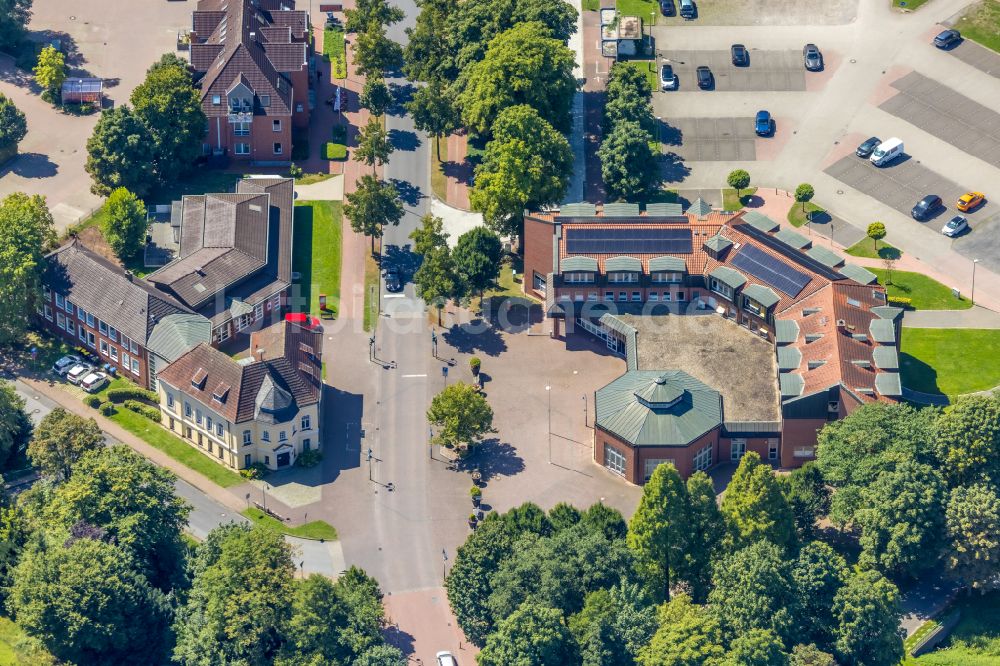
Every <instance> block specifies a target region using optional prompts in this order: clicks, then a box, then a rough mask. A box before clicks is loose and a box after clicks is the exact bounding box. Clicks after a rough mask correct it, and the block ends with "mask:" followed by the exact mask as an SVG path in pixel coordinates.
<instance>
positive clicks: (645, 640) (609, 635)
mask: <svg viewBox="0 0 1000 666" xmlns="http://www.w3.org/2000/svg"><path fill="white" fill-rule="evenodd" d="M568 625H569V629H570V631H571V632H572V633H573V636H574V637H575V638H576V642H577V643H578V644H579V645H580V656H581V658H582V661H583V663H584V664H588V663H589V664H602V665H605V666H633V665H634V664H635V660H636V659H637V658H638V656H639V653H640V652H641V650H642V649H643V648H644V647H645V646H646V645H648V644H649V641H650V640H651V639H652V638H653V634H654V633H655V632H656V629H657V617H656V607H655V606H653V604H652V602H651V601H650V599H649V596H648V595H647V594H646V591H645V590H644V589H643V588H642V587H641V586H640V585H639V584H638V583H625V584H620V585H615V586H613V587H611V588H609V589H597V590H594V591H593V592H590V593H589V594H588V595H587V597H586V600H585V601H584V605H583V608H582V609H581V610H580V612H579V613H576V614H574V615H573V616H572V617H570V618H569V622H568Z"/></svg>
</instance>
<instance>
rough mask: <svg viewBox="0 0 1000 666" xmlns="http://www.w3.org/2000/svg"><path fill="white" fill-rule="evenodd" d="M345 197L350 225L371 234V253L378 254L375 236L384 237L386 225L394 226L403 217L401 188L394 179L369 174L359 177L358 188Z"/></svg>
mask: <svg viewBox="0 0 1000 666" xmlns="http://www.w3.org/2000/svg"><path fill="white" fill-rule="evenodd" d="M345 198H346V199H347V203H345V204H344V215H346V216H347V219H349V220H350V221H351V229H353V230H354V232H355V233H359V234H364V235H365V236H368V237H369V238H371V241H372V254H375V239H376V238H381V237H382V232H383V230H384V229H385V227H386V226H389V225H392V226H395V225H397V224H399V221H400V220H401V219H403V201H402V200H401V199H400V198H399V190H397V189H396V186H395V185H393V184H392V183H386V182H383V181H381V180H378V179H377V178H375V177H374V176H368V175H366V176H362V177H361V179H360V180H359V181H358V186H357V189H355V190H354V191H353V192H350V193H349V194H348V195H347V196H346V197H345Z"/></svg>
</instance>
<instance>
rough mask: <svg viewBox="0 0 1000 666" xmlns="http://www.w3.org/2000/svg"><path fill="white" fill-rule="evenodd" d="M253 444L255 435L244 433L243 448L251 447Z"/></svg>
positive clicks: (245, 431)
mask: <svg viewBox="0 0 1000 666" xmlns="http://www.w3.org/2000/svg"><path fill="white" fill-rule="evenodd" d="M251 444H253V433H252V432H250V431H249V430H244V431H243V446H250V445H251Z"/></svg>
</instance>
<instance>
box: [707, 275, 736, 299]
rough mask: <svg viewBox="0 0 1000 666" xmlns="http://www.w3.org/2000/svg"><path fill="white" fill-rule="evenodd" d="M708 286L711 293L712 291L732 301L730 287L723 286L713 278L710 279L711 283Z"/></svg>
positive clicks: (731, 289)
mask: <svg viewBox="0 0 1000 666" xmlns="http://www.w3.org/2000/svg"><path fill="white" fill-rule="evenodd" d="M710 286H711V288H712V291H714V292H715V293H717V294H720V295H722V296H725V297H726V298H729V299H732V297H733V288H732V287H730V286H729V285H727V284H723V283H722V282H720V281H719V280H716V279H715V278H712V282H711V285H710Z"/></svg>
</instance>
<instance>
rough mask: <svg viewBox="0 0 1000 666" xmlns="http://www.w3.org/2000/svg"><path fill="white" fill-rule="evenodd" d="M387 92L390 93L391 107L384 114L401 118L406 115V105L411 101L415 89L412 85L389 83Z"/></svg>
mask: <svg viewBox="0 0 1000 666" xmlns="http://www.w3.org/2000/svg"><path fill="white" fill-rule="evenodd" d="M388 86H389V92H390V93H392V106H390V107H389V108H388V109H387V110H386V113H388V114H389V115H392V116H402V115H405V114H406V106H405V105H406V103H407V102H409V101H410V100H412V99H413V93H414V92H415V91H416V88H415V87H414V86H413V84H412V83H405V84H400V83H389V84H388Z"/></svg>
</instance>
